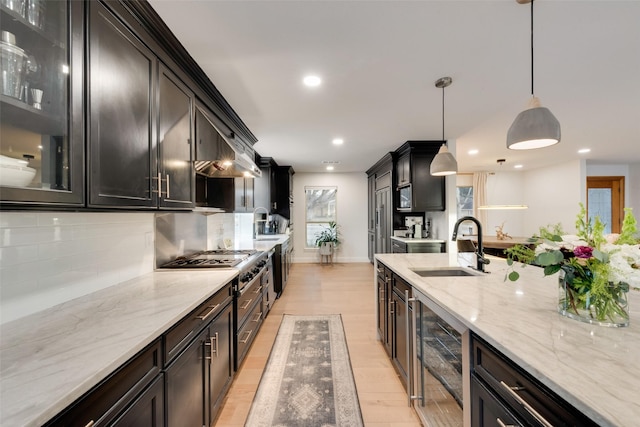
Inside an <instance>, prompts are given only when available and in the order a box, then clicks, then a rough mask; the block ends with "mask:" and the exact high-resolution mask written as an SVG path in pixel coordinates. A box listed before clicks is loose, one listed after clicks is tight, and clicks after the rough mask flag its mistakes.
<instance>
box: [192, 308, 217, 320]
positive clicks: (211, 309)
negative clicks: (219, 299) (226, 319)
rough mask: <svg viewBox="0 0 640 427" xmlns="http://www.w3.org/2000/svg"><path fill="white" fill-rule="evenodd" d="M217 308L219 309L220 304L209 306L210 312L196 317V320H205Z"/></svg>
mask: <svg viewBox="0 0 640 427" xmlns="http://www.w3.org/2000/svg"><path fill="white" fill-rule="evenodd" d="M218 307H220V304H216V305H210V306H209V307H208V308H210V310H209V311H208V312H207V313H206V314H200V315H199V316H196V319H200V320H205V319H206V318H207V317H209V316H211V315H212V314H213V312H214V311H216V309H217V308H218Z"/></svg>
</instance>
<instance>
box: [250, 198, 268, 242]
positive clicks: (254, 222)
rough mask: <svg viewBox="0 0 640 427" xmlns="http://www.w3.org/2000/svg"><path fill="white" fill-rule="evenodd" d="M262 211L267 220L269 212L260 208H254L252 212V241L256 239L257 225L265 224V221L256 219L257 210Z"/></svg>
mask: <svg viewBox="0 0 640 427" xmlns="http://www.w3.org/2000/svg"><path fill="white" fill-rule="evenodd" d="M260 209H262V210H263V211H264V213H266V214H267V218H268V217H269V211H268V210H267V208H263V207H262V206H258V207H257V208H255V209H254V210H253V238H254V240H255V239H256V238H257V237H258V223H259V222H266V221H267V219H263V220H262V219H260V220H259V219H256V213H257V212H258V210H260Z"/></svg>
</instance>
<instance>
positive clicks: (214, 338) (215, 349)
mask: <svg viewBox="0 0 640 427" xmlns="http://www.w3.org/2000/svg"><path fill="white" fill-rule="evenodd" d="M209 339H210V340H211V360H213V355H214V354H215V356H216V357H218V333H217V332H216V333H215V334H214V335H213V336H212V337H211V338H209ZM214 342H215V343H216V344H215V346H214V345H213V343H214Z"/></svg>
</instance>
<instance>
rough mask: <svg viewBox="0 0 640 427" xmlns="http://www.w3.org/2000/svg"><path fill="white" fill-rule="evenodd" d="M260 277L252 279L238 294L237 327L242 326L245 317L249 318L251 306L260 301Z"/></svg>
mask: <svg viewBox="0 0 640 427" xmlns="http://www.w3.org/2000/svg"><path fill="white" fill-rule="evenodd" d="M261 278H262V275H260V276H258V277H254V278H253V280H251V282H250V283H249V285H247V286H245V287H244V289H242V290H241V291H240V292H238V300H237V304H238V308H237V310H238V316H237V317H236V319H238V322H237V325H236V326H237V327H240V325H242V324H243V323H244V322H245V320H246V318H247V316H249V312H250V311H251V310H252V309H253V305H254V304H255V303H256V301H258V300H261V299H262V280H261Z"/></svg>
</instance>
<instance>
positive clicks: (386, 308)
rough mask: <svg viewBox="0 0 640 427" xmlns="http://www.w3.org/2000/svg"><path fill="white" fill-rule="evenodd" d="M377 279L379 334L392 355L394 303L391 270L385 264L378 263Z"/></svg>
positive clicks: (387, 350)
mask: <svg viewBox="0 0 640 427" xmlns="http://www.w3.org/2000/svg"><path fill="white" fill-rule="evenodd" d="M376 281H377V288H378V307H377V313H376V317H377V319H378V336H379V337H380V340H381V341H382V344H383V345H384V349H385V350H386V352H387V354H388V355H389V356H391V344H392V342H391V341H392V340H391V337H392V325H393V316H394V313H393V303H392V292H393V291H392V289H391V270H389V269H388V268H386V267H385V266H384V264H382V263H377V264H376Z"/></svg>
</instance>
